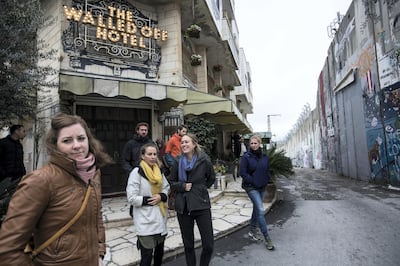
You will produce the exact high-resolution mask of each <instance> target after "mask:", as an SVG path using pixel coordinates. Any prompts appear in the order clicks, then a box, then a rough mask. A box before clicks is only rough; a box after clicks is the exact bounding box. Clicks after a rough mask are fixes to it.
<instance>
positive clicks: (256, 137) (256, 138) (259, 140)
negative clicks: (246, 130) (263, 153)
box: [250, 134, 261, 144]
mask: <svg viewBox="0 0 400 266" xmlns="http://www.w3.org/2000/svg"><path fill="white" fill-rule="evenodd" d="M252 139H255V140H257V142H258V143H259V144H261V136H260V135H258V134H255V135H253V136H251V137H250V140H252Z"/></svg>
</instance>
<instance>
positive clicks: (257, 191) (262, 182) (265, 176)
mask: <svg viewBox="0 0 400 266" xmlns="http://www.w3.org/2000/svg"><path fill="white" fill-rule="evenodd" d="M240 176H241V177H242V187H243V189H244V190H246V192H247V195H248V196H249V198H250V200H251V202H252V203H253V212H252V214H251V219H250V231H249V236H250V237H251V238H252V239H253V240H259V239H258V237H257V224H258V225H259V227H260V230H261V233H262V234H263V236H264V243H265V246H266V247H267V249H268V250H273V249H274V245H273V244H272V240H271V238H270V237H269V235H268V230H267V222H266V221H265V217H264V214H265V210H264V204H263V200H264V197H265V194H266V191H265V188H266V186H267V184H268V181H269V159H268V157H267V155H265V154H263V152H262V149H261V137H260V136H258V135H254V136H252V137H251V138H250V149H249V151H248V152H246V153H245V154H244V155H243V157H242V158H241V161H240Z"/></svg>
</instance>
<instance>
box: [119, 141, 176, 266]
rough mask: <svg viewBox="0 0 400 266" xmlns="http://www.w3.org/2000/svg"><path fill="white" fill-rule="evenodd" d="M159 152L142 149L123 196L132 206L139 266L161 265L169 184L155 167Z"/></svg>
mask: <svg viewBox="0 0 400 266" xmlns="http://www.w3.org/2000/svg"><path fill="white" fill-rule="evenodd" d="M157 156H158V150H157V147H156V145H155V144H152V143H147V144H145V145H143V146H142V148H141V157H142V161H141V162H140V164H139V166H138V167H136V168H134V169H133V170H132V171H131V173H130V174H129V179H128V185H127V187H126V195H127V199H128V202H129V203H130V204H131V205H132V206H133V221H134V224H135V230H136V233H137V236H138V241H137V247H138V249H140V255H141V260H140V266H151V265H152V264H151V262H152V260H153V258H154V264H153V265H154V266H159V265H161V263H162V259H163V255H164V241H165V237H166V235H167V214H168V212H167V207H166V204H165V202H166V201H167V195H168V192H169V183H168V181H167V179H166V178H165V176H164V175H163V174H162V173H161V170H160V168H159V166H158V158H157Z"/></svg>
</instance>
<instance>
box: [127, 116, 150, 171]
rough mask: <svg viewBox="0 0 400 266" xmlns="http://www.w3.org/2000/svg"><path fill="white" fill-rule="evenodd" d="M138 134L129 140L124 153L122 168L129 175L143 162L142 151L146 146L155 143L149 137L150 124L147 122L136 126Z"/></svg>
mask: <svg viewBox="0 0 400 266" xmlns="http://www.w3.org/2000/svg"><path fill="white" fill-rule="evenodd" d="M135 130H136V134H135V135H134V136H133V138H132V139H131V140H129V141H128V142H127V143H126V144H125V146H124V150H123V151H122V162H121V163H122V168H124V170H125V171H126V173H127V174H128V175H129V173H130V172H131V171H132V170H133V168H135V167H137V166H139V164H140V161H141V156H140V149H141V148H142V146H143V145H144V144H147V143H153V141H152V140H151V139H150V138H149V137H148V134H149V124H148V123H146V122H140V123H138V124H137V125H136V128H135Z"/></svg>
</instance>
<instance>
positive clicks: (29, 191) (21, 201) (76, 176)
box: [0, 113, 112, 266]
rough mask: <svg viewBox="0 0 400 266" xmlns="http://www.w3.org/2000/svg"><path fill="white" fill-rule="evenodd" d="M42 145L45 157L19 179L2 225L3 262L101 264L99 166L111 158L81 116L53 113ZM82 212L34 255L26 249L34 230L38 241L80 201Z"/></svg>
mask: <svg viewBox="0 0 400 266" xmlns="http://www.w3.org/2000/svg"><path fill="white" fill-rule="evenodd" d="M46 147H47V151H48V153H49V155H50V158H49V161H48V162H47V164H46V165H45V166H43V167H42V168H40V169H38V170H35V171H33V172H31V173H29V174H27V175H25V176H24V177H23V178H22V179H21V181H20V183H19V184H18V187H17V190H16V192H15V193H14V195H13V197H12V199H11V202H10V205H9V208H8V211H7V215H6V217H5V220H4V222H3V224H2V227H1V230H0V261H1V264H2V265H56V264H57V265H60V266H62V265H89V266H98V265H103V262H102V259H103V257H104V255H105V253H106V243H105V230H104V225H103V217H102V200H101V173H100V168H101V167H102V166H105V165H107V164H109V163H112V159H111V158H110V156H109V155H108V154H107V153H105V151H104V149H103V146H102V145H101V143H100V142H99V141H98V140H97V139H96V138H95V137H94V136H93V135H92V133H91V132H90V130H89V128H88V126H87V124H86V122H85V121H84V120H83V119H82V118H81V117H79V116H76V115H67V114H64V113H59V114H57V115H56V116H55V117H54V118H53V119H52V121H51V128H50V130H49V132H48V134H47V138H46ZM89 187H90V188H91V191H90V197H89V201H88V203H87V206H86V208H85V209H84V212H83V214H82V215H81V216H80V218H79V219H78V220H77V221H76V222H75V223H74V224H72V226H71V227H69V229H68V230H67V231H66V232H65V233H64V234H62V235H61V236H60V237H59V238H58V239H56V240H54V241H53V242H51V243H50V244H49V245H48V246H47V247H46V248H45V249H43V250H42V251H41V252H40V253H39V254H38V255H37V256H36V257H35V258H34V261H32V259H31V258H30V256H29V255H28V254H25V253H24V247H25V245H26V243H28V241H29V240H30V239H31V237H32V235H33V242H34V246H35V247H38V246H40V245H41V244H43V243H44V242H45V241H47V240H48V239H50V238H51V237H52V236H53V235H54V234H55V233H56V232H57V231H59V230H60V229H61V228H62V227H63V226H64V225H65V224H67V223H68V222H69V221H70V220H71V218H72V217H74V215H75V214H76V213H77V212H78V210H79V209H80V208H81V206H82V202H83V200H84V198H85V194H86V191H87V190H88V189H89Z"/></svg>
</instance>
